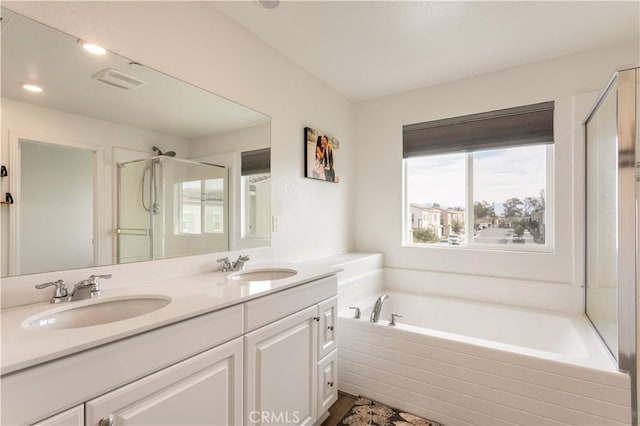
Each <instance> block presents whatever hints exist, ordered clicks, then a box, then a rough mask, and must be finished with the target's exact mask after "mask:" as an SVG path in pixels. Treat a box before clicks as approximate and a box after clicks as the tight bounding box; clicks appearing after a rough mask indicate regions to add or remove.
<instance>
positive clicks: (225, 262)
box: [216, 257, 232, 272]
mask: <svg viewBox="0 0 640 426" xmlns="http://www.w3.org/2000/svg"><path fill="white" fill-rule="evenodd" d="M216 262H218V263H222V272H229V271H231V270H232V266H231V261H230V260H229V258H228V257H223V258H222V259H218V260H216Z"/></svg>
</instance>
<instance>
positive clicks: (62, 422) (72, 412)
mask: <svg viewBox="0 0 640 426" xmlns="http://www.w3.org/2000/svg"><path fill="white" fill-rule="evenodd" d="M32 426H84V405H78V406H76V407H73V408H70V409H68V410H66V411H63V412H62V413H59V414H56V415H55V416H52V417H49V418H47V419H44V420H41V421H39V422H38V423H35V424H33V425H32Z"/></svg>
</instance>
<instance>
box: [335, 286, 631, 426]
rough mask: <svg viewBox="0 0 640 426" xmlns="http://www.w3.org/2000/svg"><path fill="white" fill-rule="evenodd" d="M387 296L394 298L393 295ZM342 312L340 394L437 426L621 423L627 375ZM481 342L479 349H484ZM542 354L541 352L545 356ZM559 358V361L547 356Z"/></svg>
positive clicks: (625, 419)
mask: <svg viewBox="0 0 640 426" xmlns="http://www.w3.org/2000/svg"><path fill="white" fill-rule="evenodd" d="M392 297H393V295H392ZM369 312H370V311H369V310H363V315H362V317H363V319H361V320H354V319H352V318H351V317H352V312H350V311H349V312H345V311H341V312H340V316H339V318H338V325H339V327H340V330H341V333H340V340H339V364H338V365H339V377H340V387H341V390H343V391H345V392H348V393H353V394H359V395H367V396H368V397H370V398H373V399H375V400H377V401H380V402H382V403H384V404H387V405H389V406H392V407H398V408H399V409H402V410H406V411H407V412H410V413H414V414H416V415H418V416H422V417H425V418H428V419H432V420H434V421H438V422H440V423H444V424H462V425H465V424H475V425H491V426H493V425H512V424H523V425H556V424H558V425H559V424H572V425H580V426H585V425H605V424H606V425H624V424H629V423H630V418H631V417H630V416H631V414H630V399H631V397H630V382H629V376H628V375H627V374H624V373H620V372H618V371H616V369H615V367H614V366H613V363H611V366H610V368H608V369H598V368H594V367H589V366H585V365H579V364H577V363H570V362H569V361H563V360H562V359H561V358H560V357H559V356H554V355H552V354H549V355H548V356H547V358H543V357H541V356H538V355H543V354H546V353H547V352H545V351H531V350H529V351H526V350H522V351H520V352H517V351H514V350H513V349H514V348H517V347H516V346H513V347H512V348H509V346H508V345H500V344H497V343H496V342H489V341H486V340H485V341H483V340H482V339H477V338H475V339H474V338H468V337H465V336H461V335H456V334H453V333H445V332H442V331H438V330H430V329H422V330H420V329H418V328H417V327H412V326H405V325H404V324H401V325H399V326H397V327H390V326H389V325H388V321H380V322H379V323H377V324H372V323H370V322H369V321H368V313H369ZM483 342H484V344H483ZM547 354H548V353H547ZM554 358H558V359H554Z"/></svg>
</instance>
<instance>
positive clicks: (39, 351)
mask: <svg viewBox="0 0 640 426" xmlns="http://www.w3.org/2000/svg"><path fill="white" fill-rule="evenodd" d="M265 266H270V267H286V268H291V269H295V270H297V271H298V273H297V274H296V275H294V276H292V277H290V278H283V279H279V280H273V281H258V282H249V283H239V282H232V281H229V280H227V279H226V276H227V275H229V273H222V272H210V273H205V274H199V275H194V276H189V277H183V278H172V279H167V280H162V281H156V282H151V283H145V284H137V285H132V286H130V287H121V288H114V289H106V290H105V289H103V290H102V296H101V297H100V299H102V300H104V299H109V298H112V297H116V298H119V297H123V296H131V295H160V296H168V297H170V298H171V299H172V300H171V303H169V304H168V305H166V306H164V307H163V308H161V309H159V310H157V311H154V312H150V313H148V314H144V315H141V316H138V317H134V318H130V319H126V320H122V321H117V322H111V323H107V324H102V325H95V326H91V327H83V328H73V329H66V330H32V329H25V328H23V327H22V326H21V324H22V323H23V322H24V321H25V320H26V319H27V318H30V317H32V316H33V315H37V314H39V313H42V312H44V311H47V310H49V309H57V308H58V307H62V306H71V305H72V304H73V305H74V306H78V305H76V304H90V303H92V301H91V300H88V301H75V302H66V303H62V304H57V305H53V304H50V303H36V304H31V305H24V306H19V307H15V308H10V309H4V310H2V311H0V321H1V322H2V357H1V361H0V362H1V364H0V365H1V367H0V374H3V375H4V374H7V373H11V372H13V371H17V370H20V369H23V368H26V367H30V366H34V365H37V364H40V363H43V362H46V361H51V360H53V359H56V358H59V357H62V356H65V355H70V354H73V353H76V352H79V351H82V350H86V349H89V348H93V347H96V346H98V345H102V344H105V343H109V342H113V341H115V340H118V339H122V338H125V337H129V336H133V335H135V334H139V333H142V332H145V331H148V330H152V329H154V328H158V327H161V326H164V325H168V324H171V323H175V322H177V321H181V320H185V319H188V318H191V317H194V316H197V315H201V314H205V313H209V312H213V311H216V310H219V309H222V308H226V307H229V306H233V305H237V304H239V303H244V302H246V301H248V300H251V299H255V298H258V297H262V296H265V295H267V294H271V293H274V292H277V291H280V290H284V289H287V288H291V287H295V286H298V285H300V284H304V283H307V282H310V281H314V280H317V279H319V278H323V277H327V276H329V275H333V274H336V273H338V272H340V271H341V269H338V268H334V267H328V266H314V265H300V264H296V265H284V264H280V263H278V264H273V265H255V266H251V267H247V270H252V269H260V267H265ZM34 291H37V290H34ZM93 303H95V300H93Z"/></svg>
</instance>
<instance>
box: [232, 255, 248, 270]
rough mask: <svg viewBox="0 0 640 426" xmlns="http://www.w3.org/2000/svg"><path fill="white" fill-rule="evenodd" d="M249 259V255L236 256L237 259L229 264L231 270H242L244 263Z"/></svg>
mask: <svg viewBox="0 0 640 426" xmlns="http://www.w3.org/2000/svg"><path fill="white" fill-rule="evenodd" d="M248 261H249V256H243V255H240V256H238V259H237V260H236V261H235V262H233V264H232V265H231V268H232V270H234V271H242V270H243V269H244V263H245V262H248Z"/></svg>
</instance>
